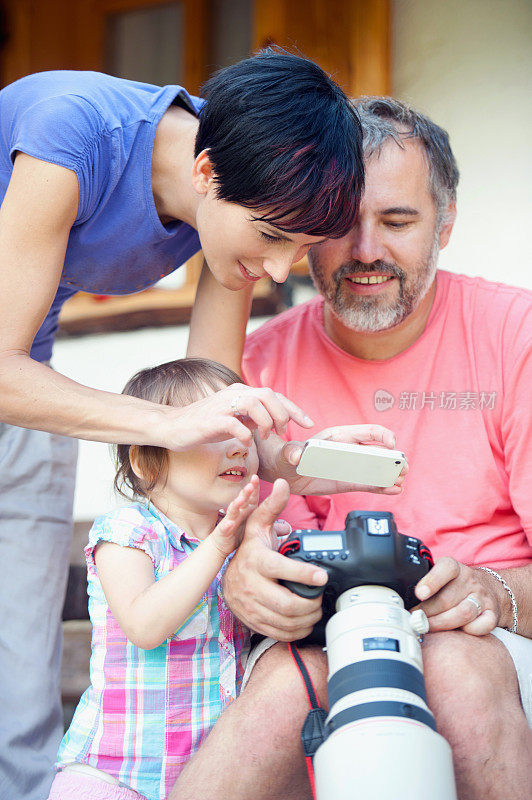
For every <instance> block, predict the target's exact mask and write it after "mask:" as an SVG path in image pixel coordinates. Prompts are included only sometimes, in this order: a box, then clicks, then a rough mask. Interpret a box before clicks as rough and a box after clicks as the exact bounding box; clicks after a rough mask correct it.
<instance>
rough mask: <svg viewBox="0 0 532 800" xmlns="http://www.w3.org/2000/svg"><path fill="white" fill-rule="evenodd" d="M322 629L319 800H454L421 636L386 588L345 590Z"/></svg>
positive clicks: (422, 624)
mask: <svg viewBox="0 0 532 800" xmlns="http://www.w3.org/2000/svg"><path fill="white" fill-rule="evenodd" d="M336 610H337V613H336V614H334V615H333V616H332V617H331V619H330V620H329V622H328V623H327V627H326V634H325V635H326V643H327V660H328V664H329V676H328V685H327V691H328V695H329V715H328V717H327V727H328V729H329V731H330V734H329V736H328V738H327V739H326V740H325V742H324V743H323V744H322V745H321V746H320V747H319V749H318V751H317V753H316V755H315V757H314V772H315V779H316V796H317V800H360V798H363V799H364V800H426V798H427V797H430V798H431V800H456V788H455V782H454V772H453V765H452V755H451V748H450V747H449V745H448V743H447V742H446V741H445V739H444V738H443V737H442V736H440V735H439V734H438V733H437V731H436V725H435V722H434V717H433V715H432V713H431V711H430V709H429V707H428V705H427V702H426V696H425V683H424V680H423V662H422V657H421V646H420V642H419V638H418V634H419V633H421V632H423V631H426V628H427V625H426V619H425V620H424V619H423V617H424V615H423V616H420V615H419V614H418V615H416V616H415V617H414V618H413V619H412V616H411V615H410V614H409V613H408V611H406V610H405V608H404V604H403V601H402V599H401V597H400V596H399V595H398V594H397V593H396V592H394V591H393V590H392V589H388V588H386V587H383V586H359V587H356V588H354V589H350V590H349V591H346V592H344V593H343V594H342V595H340V597H339V598H338V600H337V603H336Z"/></svg>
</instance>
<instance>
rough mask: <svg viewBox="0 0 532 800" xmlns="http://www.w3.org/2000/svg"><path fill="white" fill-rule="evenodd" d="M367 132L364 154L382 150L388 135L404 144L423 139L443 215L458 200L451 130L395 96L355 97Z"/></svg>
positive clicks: (354, 101) (457, 174) (364, 131)
mask: <svg viewBox="0 0 532 800" xmlns="http://www.w3.org/2000/svg"><path fill="white" fill-rule="evenodd" d="M353 106H354V107H355V109H356V111H357V113H358V115H359V117H360V122H361V124H362V131H363V134H364V144H363V147H364V155H365V157H366V158H369V157H370V156H372V155H373V154H374V153H380V151H381V149H382V146H383V144H384V143H385V142H386V141H387V139H389V138H392V139H393V140H394V141H395V142H397V144H398V145H399V146H400V147H404V144H403V140H404V139H405V138H407V139H419V141H420V142H421V143H422V145H423V147H424V149H425V154H426V156H427V160H428V166H429V176H430V190H431V193H432V196H433V198H434V202H435V204H436V209H437V212H438V216H439V218H440V219H443V216H444V215H445V210H446V209H447V206H448V205H449V203H450V202H451V201H453V200H456V187H457V185H458V178H459V172H458V167H457V165H456V160H455V158H454V155H453V152H452V150H451V145H450V143H449V134H448V133H447V131H444V130H443V128H440V126H439V125H436V123H434V122H432V120H430V119H429V118H428V117H426V116H425V115H424V114H421V113H420V112H419V111H416V110H415V109H413V108H411V107H410V106H408V105H406V103H401V102H400V101H399V100H395V99H394V98H393V97H360V98H358V99H357V100H353Z"/></svg>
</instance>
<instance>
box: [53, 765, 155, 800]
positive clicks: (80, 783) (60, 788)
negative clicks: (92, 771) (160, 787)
mask: <svg viewBox="0 0 532 800" xmlns="http://www.w3.org/2000/svg"><path fill="white" fill-rule="evenodd" d="M89 797H90V800H145V799H144V798H143V796H142V795H140V794H139V793H138V792H135V791H133V789H127V788H125V787H124V786H114V785H113V784H112V783H106V782H105V781H101V780H99V779H98V778H93V777H92V776H89V775H82V774H81V773H79V772H69V771H67V772H58V773H57V775H56V776H55V778H54V782H53V783H52V788H51V789H50V795H49V797H48V800H80V798H89Z"/></svg>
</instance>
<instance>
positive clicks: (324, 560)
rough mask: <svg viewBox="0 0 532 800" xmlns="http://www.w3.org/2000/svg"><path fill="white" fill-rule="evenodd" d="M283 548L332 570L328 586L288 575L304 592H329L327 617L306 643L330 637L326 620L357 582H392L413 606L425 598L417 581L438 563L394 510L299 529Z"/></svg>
mask: <svg viewBox="0 0 532 800" xmlns="http://www.w3.org/2000/svg"><path fill="white" fill-rule="evenodd" d="M279 552H280V553H282V554H283V555H285V556H287V557H288V558H296V559H298V560H299V561H304V562H305V561H307V562H309V563H311V564H316V565H317V566H319V567H322V568H323V569H324V570H326V572H327V573H328V574H329V580H328V582H327V584H326V585H325V587H323V586H307V585H306V584H303V583H294V582H292V581H282V583H283V584H284V585H285V586H287V587H288V588H289V589H290V590H291V591H292V592H295V594H298V595H300V596H301V597H310V598H312V597H318V595H320V594H321V593H322V592H323V601H322V609H323V616H322V619H321V620H320V622H318V623H317V625H316V626H315V627H314V630H313V631H312V633H311V634H310V636H308V637H307V638H306V639H305V643H319V644H322V643H323V642H324V640H325V635H324V631H325V624H326V623H327V622H328V620H329V619H330V617H331V616H332V615H333V614H334V613H335V604H336V600H337V598H338V596H339V595H341V594H342V592H345V591H347V590H348V589H353V588H354V587H356V586H365V585H368V584H371V585H376V586H387V587H388V588H389V589H393V590H394V591H395V592H397V594H399V595H400V596H401V598H402V599H403V602H404V604H405V608H406V609H407V610H408V609H410V608H412V607H413V606H415V605H416V604H417V603H418V602H419V601H418V600H417V598H416V596H415V594H414V589H415V586H416V584H417V583H418V581H420V580H421V578H422V577H423V576H424V575H426V574H427V572H428V571H429V569H430V568H431V567H432V566H433V564H434V562H433V560H432V555H431V552H430V550H429V548H428V547H426V546H425V545H424V544H423V542H421V541H420V540H419V539H415V538H414V537H413V536H404V535H402V534H400V533H398V531H397V526H396V524H395V520H394V518H393V514H391V513H390V512H388V511H350V512H349V514H348V515H347V517H346V520H345V530H343V531H319V530H318V531H315V530H310V529H307V530H296V531H293V532H292V533H291V534H290V536H288V537H287V538H286V539H285V541H284V542H283V543H282V545H281V546H280V548H279Z"/></svg>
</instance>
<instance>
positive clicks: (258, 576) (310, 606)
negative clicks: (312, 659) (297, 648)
mask: <svg viewBox="0 0 532 800" xmlns="http://www.w3.org/2000/svg"><path fill="white" fill-rule="evenodd" d="M288 497H289V490H288V484H287V483H286V481H284V480H277V481H275V483H274V485H273V489H272V492H271V494H270V496H269V497H267V498H266V499H265V500H264V501H263V502H262V503H261V504H260V506H258V508H257V509H256V510H255V511H254V512H253V513H252V514H251V516H250V517H249V519H248V522H247V525H246V531H245V534H244V538H243V540H242V543H241V544H240V547H239V548H238V550H237V552H236V553H235V556H234V557H233V560H232V561H231V563H230V565H229V567H228V568H227V572H226V575H225V579H224V596H225V599H226V601H227V603H228V605H229V607H230V608H231V611H232V612H233V614H234V615H235V616H236V617H238V619H240V620H241V621H242V622H243V623H244V624H245V625H247V627H248V628H251V629H252V630H254V631H258V632H259V633H263V634H265V635H266V636H271V637H272V638H273V639H278V640H279V641H281V642H290V641H293V640H295V639H302V638H303V637H304V636H307V635H308V634H309V633H310V632H311V630H312V628H313V627H314V624H315V623H316V622H317V621H318V620H319V619H320V617H321V596H320V597H317V598H315V599H313V600H307V599H305V598H303V597H299V596H298V595H296V594H294V593H293V592H291V591H290V590H289V589H287V588H286V587H285V586H281V585H280V584H279V583H277V581H279V580H281V579H282V580H290V581H296V582H298V583H306V584H308V585H312V586H323V585H325V583H326V582H327V577H328V576H327V573H326V572H325V570H323V569H320V568H319V567H316V566H314V565H312V564H304V563H302V562H301V561H295V560H292V559H289V558H286V556H283V555H281V554H280V553H278V552H277V546H278V542H277V535H276V533H275V529H274V525H275V521H276V519H277V517H278V516H279V514H280V513H281V512H282V510H283V509H284V507H285V506H286V503H287V502H288Z"/></svg>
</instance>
